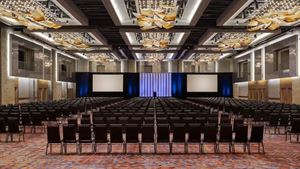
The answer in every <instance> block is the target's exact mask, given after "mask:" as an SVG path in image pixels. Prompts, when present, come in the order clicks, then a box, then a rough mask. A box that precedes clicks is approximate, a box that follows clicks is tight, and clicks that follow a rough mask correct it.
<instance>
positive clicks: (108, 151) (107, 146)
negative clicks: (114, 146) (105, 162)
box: [107, 143, 110, 153]
mask: <svg viewBox="0 0 300 169" xmlns="http://www.w3.org/2000/svg"><path fill="white" fill-rule="evenodd" d="M109 146H110V145H109V143H107V153H110V151H109V150H110V149H109Z"/></svg>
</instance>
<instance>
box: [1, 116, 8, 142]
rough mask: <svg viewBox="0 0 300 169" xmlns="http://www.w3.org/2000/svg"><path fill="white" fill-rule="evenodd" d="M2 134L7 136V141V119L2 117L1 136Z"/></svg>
mask: <svg viewBox="0 0 300 169" xmlns="http://www.w3.org/2000/svg"><path fill="white" fill-rule="evenodd" d="M1 134H5V135H6V138H5V141H7V138H8V137H7V136H8V135H7V131H6V124H5V119H4V118H2V117H0V135H1ZM0 141H1V137H0Z"/></svg>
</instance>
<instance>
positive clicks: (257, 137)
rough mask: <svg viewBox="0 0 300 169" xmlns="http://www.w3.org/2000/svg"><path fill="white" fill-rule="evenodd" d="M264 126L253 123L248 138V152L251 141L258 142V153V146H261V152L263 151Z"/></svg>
mask: <svg viewBox="0 0 300 169" xmlns="http://www.w3.org/2000/svg"><path fill="white" fill-rule="evenodd" d="M263 141H264V126H262V125H253V126H252V129H251V136H250V140H249V153H251V151H250V148H251V143H257V144H258V152H259V153H260V146H262V152H263V153H265V147H264V142H263Z"/></svg>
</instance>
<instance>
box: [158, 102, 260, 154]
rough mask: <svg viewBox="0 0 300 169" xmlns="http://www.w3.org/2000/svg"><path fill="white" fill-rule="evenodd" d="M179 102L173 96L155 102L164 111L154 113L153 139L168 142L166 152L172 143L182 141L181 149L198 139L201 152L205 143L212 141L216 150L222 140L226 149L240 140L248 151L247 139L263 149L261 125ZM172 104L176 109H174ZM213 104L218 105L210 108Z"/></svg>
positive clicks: (231, 147) (230, 150)
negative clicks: (154, 134)
mask: <svg viewBox="0 0 300 169" xmlns="http://www.w3.org/2000/svg"><path fill="white" fill-rule="evenodd" d="M182 103H183V104H182ZM182 103H178V100H173V99H158V102H157V106H156V108H158V109H160V110H159V111H162V112H164V113H162V112H160V113H159V114H156V115H157V117H156V123H157V143H169V148H170V150H169V151H170V153H172V152H173V150H172V147H173V146H172V145H173V143H184V152H185V153H187V152H188V144H189V143H198V144H199V152H202V153H203V152H205V150H204V145H206V144H213V145H214V152H216V153H217V152H220V148H219V145H220V144H223V143H226V144H228V145H229V152H235V144H239V143H242V144H244V151H245V152H246V149H248V152H249V153H250V145H251V143H258V144H259V145H261V146H262V149H263V151H262V152H264V145H263V134H264V126H262V125H249V124H244V119H243V118H235V119H234V120H232V119H231V118H230V117H229V115H226V114H223V115H219V113H216V112H215V111H206V110H207V109H205V108H203V107H202V108H199V107H197V106H193V105H191V103H188V102H185V101H182ZM178 105H180V106H178ZM173 107H177V109H176V110H174V109H173ZM216 107H218V106H215V107H213V108H212V109H211V110H213V109H214V108H216ZM171 109H173V110H171ZM178 110H181V112H182V113H180V111H178ZM198 110H202V111H204V112H205V113H203V112H199V111H198ZM159 111H158V112H159ZM175 111H176V113H174V112H175ZM156 112H157V111H156ZM190 112H197V113H190ZM170 114H171V115H170ZM184 115H185V116H184ZM249 129H250V130H249ZM249 131H250V132H249ZM259 151H260V149H259Z"/></svg>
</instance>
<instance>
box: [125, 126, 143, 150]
mask: <svg viewBox="0 0 300 169" xmlns="http://www.w3.org/2000/svg"><path fill="white" fill-rule="evenodd" d="M139 133H140V128H139V126H138V125H137V124H127V125H126V139H125V153H127V143H139V153H141V139H140V137H139Z"/></svg>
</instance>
